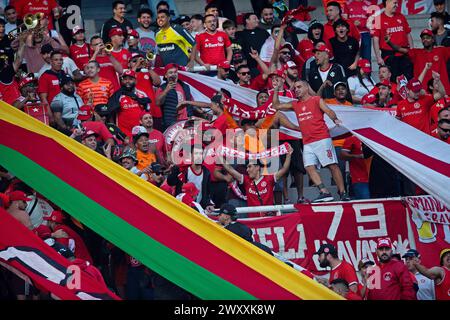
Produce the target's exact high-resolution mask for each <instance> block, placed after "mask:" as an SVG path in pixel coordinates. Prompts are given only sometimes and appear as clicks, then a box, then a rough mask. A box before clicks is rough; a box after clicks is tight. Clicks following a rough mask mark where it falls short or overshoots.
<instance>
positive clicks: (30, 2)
mask: <svg viewBox="0 0 450 320" xmlns="http://www.w3.org/2000/svg"><path fill="white" fill-rule="evenodd" d="M14 7H15V8H16V11H17V18H19V19H21V20H23V17H24V16H25V15H26V14H28V13H31V14H36V13H38V12H42V13H44V14H45V15H46V16H47V17H48V29H49V30H52V29H55V27H54V25H53V9H54V8H57V7H59V5H58V3H56V1H55V0H16V1H14Z"/></svg>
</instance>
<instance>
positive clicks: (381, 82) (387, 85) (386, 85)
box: [375, 79, 392, 88]
mask: <svg viewBox="0 0 450 320" xmlns="http://www.w3.org/2000/svg"><path fill="white" fill-rule="evenodd" d="M375 86H376V87H380V86H385V87H389V88H391V87H392V84H391V82H390V81H389V80H388V79H384V80H383V81H380V82H378V83H377V84H376V85H375Z"/></svg>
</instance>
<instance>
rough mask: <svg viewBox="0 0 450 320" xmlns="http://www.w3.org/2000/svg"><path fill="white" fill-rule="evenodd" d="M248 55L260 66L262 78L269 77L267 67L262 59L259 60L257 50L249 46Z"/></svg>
mask: <svg viewBox="0 0 450 320" xmlns="http://www.w3.org/2000/svg"><path fill="white" fill-rule="evenodd" d="M249 54H250V57H252V58H253V59H254V60H255V61H256V62H257V63H258V65H259V67H260V68H261V70H262V72H263V74H262V78H263V79H264V80H266V79H267V78H268V77H269V73H270V71H269V68H268V67H267V65H266V64H265V62H264V61H262V60H261V58H260V56H259V53H258V51H256V50H255V49H253V48H250V53H249Z"/></svg>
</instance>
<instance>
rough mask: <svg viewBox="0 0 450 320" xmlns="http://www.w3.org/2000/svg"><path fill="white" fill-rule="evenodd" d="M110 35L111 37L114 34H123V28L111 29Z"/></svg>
mask: <svg viewBox="0 0 450 320" xmlns="http://www.w3.org/2000/svg"><path fill="white" fill-rule="evenodd" d="M108 36H109V37H110V38H111V37H112V36H123V30H122V28H113V29H111V30H109V33H108Z"/></svg>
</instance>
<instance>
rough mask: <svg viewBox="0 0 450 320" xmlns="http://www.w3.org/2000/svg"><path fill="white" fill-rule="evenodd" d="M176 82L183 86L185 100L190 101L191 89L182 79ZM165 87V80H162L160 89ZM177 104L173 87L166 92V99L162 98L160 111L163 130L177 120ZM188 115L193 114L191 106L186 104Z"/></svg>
mask: <svg viewBox="0 0 450 320" xmlns="http://www.w3.org/2000/svg"><path fill="white" fill-rule="evenodd" d="M178 83H179V84H180V85H181V86H182V87H183V90H184V95H185V98H186V100H187V101H190V100H191V99H192V98H191V89H190V88H189V86H188V85H187V84H185V83H184V82H182V81H178ZM166 87H167V82H164V83H163V84H162V85H161V90H165V89H166ZM177 106H178V95H177V91H176V90H175V89H172V90H170V91H169V93H167V96H166V99H165V100H164V103H163V105H162V106H161V111H162V113H163V127H164V130H165V129H167V128H168V127H170V126H171V125H172V124H174V123H175V122H177V121H178V120H177V116H178V112H177ZM187 113H188V116H189V117H191V116H192V115H193V111H192V107H191V106H187Z"/></svg>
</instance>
